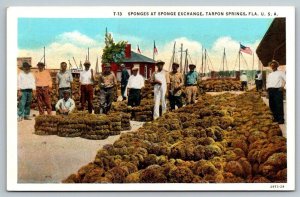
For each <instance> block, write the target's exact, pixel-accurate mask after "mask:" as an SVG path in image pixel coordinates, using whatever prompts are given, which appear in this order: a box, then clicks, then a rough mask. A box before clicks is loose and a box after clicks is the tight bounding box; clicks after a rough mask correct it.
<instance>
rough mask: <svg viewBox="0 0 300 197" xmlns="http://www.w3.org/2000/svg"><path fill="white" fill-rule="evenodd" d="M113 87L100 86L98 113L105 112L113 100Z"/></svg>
mask: <svg viewBox="0 0 300 197" xmlns="http://www.w3.org/2000/svg"><path fill="white" fill-rule="evenodd" d="M114 96H115V92H114V88H113V87H112V88H102V89H101V90H100V114H103V113H104V114H107V113H108V112H109V110H110V108H111V104H112V102H113V100H114Z"/></svg>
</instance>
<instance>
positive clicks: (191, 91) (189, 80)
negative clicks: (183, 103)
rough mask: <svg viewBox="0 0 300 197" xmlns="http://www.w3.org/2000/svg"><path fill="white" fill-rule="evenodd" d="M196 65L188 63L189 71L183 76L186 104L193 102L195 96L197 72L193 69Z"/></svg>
mask: <svg viewBox="0 0 300 197" xmlns="http://www.w3.org/2000/svg"><path fill="white" fill-rule="evenodd" d="M195 68H196V65H195V64H190V65H189V69H190V71H189V72H188V73H187V74H186V76H185V86H186V96H187V104H191V103H195V102H196V96H197V91H198V89H197V82H198V73H197V72H196V71H195Z"/></svg>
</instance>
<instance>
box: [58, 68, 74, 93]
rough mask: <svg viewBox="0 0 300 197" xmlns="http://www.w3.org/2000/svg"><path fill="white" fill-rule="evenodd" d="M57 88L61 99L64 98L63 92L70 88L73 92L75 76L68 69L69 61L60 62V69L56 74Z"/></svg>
mask: <svg viewBox="0 0 300 197" xmlns="http://www.w3.org/2000/svg"><path fill="white" fill-rule="evenodd" d="M56 82H57V90H58V95H59V99H62V98H63V92H64V91H65V90H69V91H70V92H71V87H72V82H73V76H72V73H71V72H70V71H67V63H66V62H62V63H60V71H59V72H58V73H57V75H56Z"/></svg>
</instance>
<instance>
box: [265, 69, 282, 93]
mask: <svg viewBox="0 0 300 197" xmlns="http://www.w3.org/2000/svg"><path fill="white" fill-rule="evenodd" d="M285 81H286V79H285V74H284V72H282V71H279V70H277V71H274V72H271V73H270V74H269V75H268V77H267V84H266V86H267V89H268V88H281V87H283V85H284V82H285Z"/></svg>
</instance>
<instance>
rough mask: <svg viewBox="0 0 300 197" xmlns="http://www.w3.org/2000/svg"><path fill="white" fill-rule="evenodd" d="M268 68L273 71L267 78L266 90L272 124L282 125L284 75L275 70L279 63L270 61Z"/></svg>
mask: <svg viewBox="0 0 300 197" xmlns="http://www.w3.org/2000/svg"><path fill="white" fill-rule="evenodd" d="M269 66H270V67H271V69H272V70H273V72H271V73H270V74H269V75H268V77H267V84H266V86H267V90H268V94H269V106H270V109H271V111H272V114H273V117H274V120H273V121H274V122H278V124H284V111H283V89H284V86H285V81H286V79H285V74H284V72H282V71H279V70H277V68H278V67H279V63H278V62H277V61H275V60H272V61H271V62H270V63H269Z"/></svg>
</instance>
